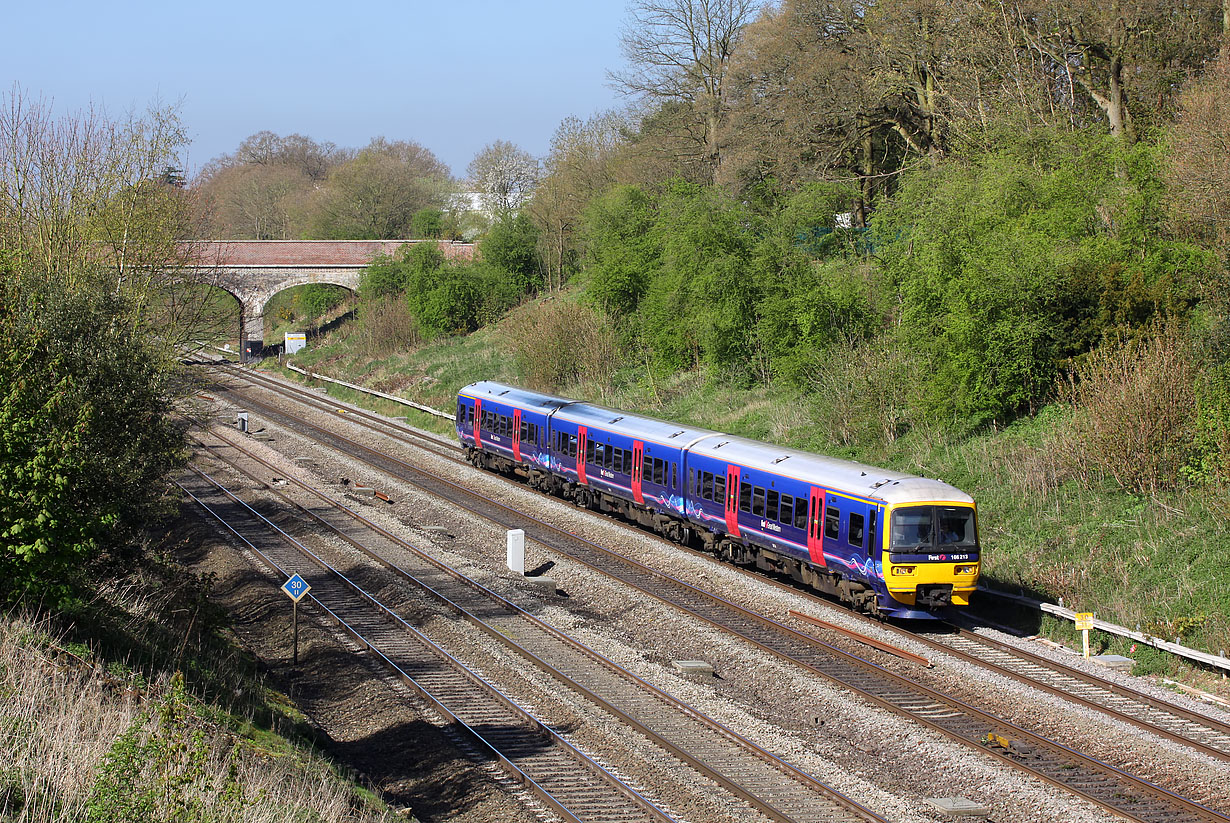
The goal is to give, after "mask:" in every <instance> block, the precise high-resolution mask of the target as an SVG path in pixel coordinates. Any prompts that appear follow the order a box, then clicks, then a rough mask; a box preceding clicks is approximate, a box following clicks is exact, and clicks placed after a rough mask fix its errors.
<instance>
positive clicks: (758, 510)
mask: <svg viewBox="0 0 1230 823" xmlns="http://www.w3.org/2000/svg"><path fill="white" fill-rule="evenodd" d="M752 514H754V515H756V516H757V517H764V489H762V488H760V487H759V486H756V487H755V488H753V489H752Z"/></svg>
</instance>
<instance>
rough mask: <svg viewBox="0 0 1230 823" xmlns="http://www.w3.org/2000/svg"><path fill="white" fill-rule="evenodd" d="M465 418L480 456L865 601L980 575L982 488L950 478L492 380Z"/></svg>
mask: <svg viewBox="0 0 1230 823" xmlns="http://www.w3.org/2000/svg"><path fill="white" fill-rule="evenodd" d="M456 424H457V436H458V437H459V438H460V440H461V444H462V446H463V447H464V448H465V451H466V455H467V457H468V459H469V460H470V462H471V463H473V464H474V465H475V466H478V467H480V468H485V469H489V470H493V471H500V472H504V473H506V474H511V475H514V476H517V477H521V478H523V479H525V480H526V482H528V483H529V485H530V486H532V487H534V488H536V489H540V490H542V491H544V492H548V493H551V494H554V495H558V496H560V497H563V498H565V499H568V500H572V501H574V502H576V503H577V505H579V506H583V507H585V508H589V509H593V510H596V511H601V512H607V513H610V514H616V515H619V516H622V517H623V518H625V519H627V520H630V521H632V522H634V523H639V524H641V525H642V526H645V527H648V528H651V529H653V530H654V531H656V532H657V533H659V534H661V535H663V536H665V537H669V538H671V539H673V540H675V541H678V542H681V543H685V544H686V543H696V544H698V545H700V546H701V547H703V548H704V549H705V550H707V551H710V552H712V553H714V554H716V555H717V556H718V557H720V558H722V559H723V560H727V561H730V562H732V563H737V564H740V565H744V566H754V567H756V568H759V569H761V570H764V571H770V572H776V573H779V574H784V575H787V576H789V577H791V578H793V579H794V580H796V581H798V582H799V583H802V584H804V585H806V586H810V587H811V588H813V589H815V590H817V591H820V592H823V593H825V594H828V595H831V596H834V597H837V598H840V599H841V600H842V601H843V602H845V603H846V604H848V605H849V606H851V607H853V608H855V609H857V610H859V611H863V612H867V613H869V614H873V615H878V616H880V617H895V618H933V617H936V616H937V612H941V611H943V610H944V609H946V608H949V607H952V606H965V605H968V604H969V598H970V595H971V594H972V593H973V591H974V588H975V587H976V586H977V583H978V571H979V544H978V525H977V524H978V518H977V510H976V507H975V504H974V500H973V498H971V497H970V496H969V495H967V494H965V493H964V492H962V491H960V490H958V489H956V488H954V487H952V486H950V485H948V484H947V483H944V482H942V481H939V480H928V479H926V478H923V477H916V476H914V475H909V474H902V473H900V472H892V471H886V470H884V469H879V468H876V467H874V466H865V465H861V464H858V463H853V462H850V461H847V460H838V459H835V458H831V457H823V456H820V455H816V454H809V453H807V452H801V451H793V450H791V449H784V448H781V447H780V446H774V445H771V444H769V443H761V442H759V441H756V440H748V439H746V438H742V437H735V436H733V435H729V434H722V433H721V432H715V431H709V430H707V429H695V428H691V427H689V426H683V425H680V424H676V423H669V422H666V421H663V420H655V419H653V418H649V417H642V416H640V415H635V414H628V413H626V412H620V411H615V410H613V409H607V408H603V407H602V406H596V405H593V404H591V403H584V402H579V401H575V400H568V399H565V398H562V397H553V396H551V395H547V394H540V393H537V392H532V391H526V390H524V389H518V388H514V387H513V386H508V385H504V384H501V383H493V382H489V381H483V382H478V383H473V384H471V385H469V386H466V387H465V388H464V389H462V390H461V391H460V392H459V393H458V395H457V413H456Z"/></svg>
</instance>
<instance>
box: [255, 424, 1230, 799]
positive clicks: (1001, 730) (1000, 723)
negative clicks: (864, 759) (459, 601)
mask: <svg viewBox="0 0 1230 823" xmlns="http://www.w3.org/2000/svg"><path fill="white" fill-rule="evenodd" d="M251 402H253V403H255V404H256V405H257V406H260V407H261V408H263V409H264V411H265V414H266V415H267V416H269V417H270V418H271V419H272V418H278V417H280V418H282V419H283V420H286V421H291V422H290V423H289V424H288V425H289V427H290V428H291V429H292V430H294V429H295V427H296V426H300V427H305V428H307V429H308V430H310V431H311V432H313V433H315V436H317V437H320V438H322V439H325V440H329V439H333V441H334V445H332V446H331V448H334V449H337V450H338V451H340V452H343V453H346V454H348V455H349V456H351V457H352V458H357V459H360V460H362V461H363V462H366V463H368V464H369V465H372V466H373V467H374V468H377V469H378V470H381V471H384V472H386V473H389V474H391V475H392V476H395V477H398V478H399V479H401V480H402V481H403V482H407V483H410V484H412V485H415V486H417V487H418V488H420V489H422V490H423V491H425V492H427V493H429V494H433V495H435V496H438V497H441V498H443V499H445V500H447V501H448V502H449V503H451V504H453V505H458V506H461V507H463V508H466V509H468V510H469V511H472V512H473V513H475V514H478V515H479V516H481V517H484V518H486V519H488V520H491V521H492V522H496V523H498V524H500V525H501V526H504V527H506V528H508V527H520V526H517V525H510V524H509V522H508V519H507V518H509V517H511V518H513V519H514V520H520V521H524V523H525V524H528V525H530V526H531V531H537V532H538V538H537V539H539V541H540V542H543V543H544V545H547V546H548V547H549V548H552V549H554V550H556V551H560V552H561V553H563V554H565V555H567V556H569V557H570V558H571V559H573V560H574V561H576V562H580V563H582V564H584V565H587V566H589V567H590V568H592V569H594V570H595V571H598V572H600V573H602V574H606V575H608V576H611V577H615V578H616V579H620V580H622V581H623V582H625V583H626V584H628V585H630V586H633V587H634V588H637V589H639V590H641V591H642V592H644V593H646V594H649V595H650V596H653V597H655V598H658V599H660V600H663V601H665V602H669V603H672V604H673V605H676V606H677V607H679V608H682V609H683V610H684V611H686V612H688V613H690V614H692V615H693V616H695V617H698V618H699V619H702V620H705V621H706V622H709V623H711V624H712V625H714V626H716V627H718V628H720V629H723V630H725V631H727V632H730V633H732V634H736V635H739V636H741V637H743V638H744V639H746V640H748V641H749V642H752V643H754V644H756V645H757V646H759V647H761V648H762V649H764V650H765V651H768V652H770V653H773V654H775V655H777V656H779V657H782V658H784V659H787V660H790V661H792V662H794V663H796V664H800V665H803V666H805V667H806V668H809V669H811V670H812V671H814V672H816V673H818V674H820V675H822V676H824V677H825V678H826V679H829V680H832V681H834V682H837V683H840V684H841V685H843V686H846V687H847V688H851V689H853V690H854V691H857V692H859V693H861V694H863V695H864V696H865V697H866V698H867V699H869V700H871V701H872V702H874V703H877V704H878V705H881V706H882V707H883V708H885V709H888V710H890V711H893V712H895V713H898V714H904V715H907V716H909V717H911V718H912V719H914V720H915V721H917V722H920V723H922V724H924V725H927V726H929V727H931V728H933V729H935V730H936V731H939V732H940V733H942V734H945V735H946V736H948V737H950V738H953V739H955V740H958V741H960V742H962V743H964V744H966V745H971V746H974V747H976V748H979V749H980V750H982V751H985V752H987V753H989V754H991V755H993V756H995V757H997V758H999V759H1000V760H1002V761H1004V762H1006V763H1009V764H1012V765H1014V766H1016V767H1018V768H1020V769H1022V770H1024V771H1026V772H1029V773H1030V774H1033V775H1034V776H1036V777H1039V778H1040V779H1042V780H1045V781H1046V782H1049V783H1051V784H1052V785H1056V786H1059V787H1061V788H1064V789H1066V790H1068V791H1071V792H1073V793H1074V794H1077V795H1079V796H1082V797H1085V798H1086V799H1088V800H1090V801H1091V802H1094V803H1096V804H1098V805H1100V806H1102V807H1104V808H1107V809H1110V810H1112V811H1114V812H1116V813H1118V814H1121V815H1123V816H1125V817H1127V818H1128V819H1131V820H1140V821H1146V820H1149V821H1152V820H1167V821H1174V820H1193V821H1196V820H1201V821H1230V817H1227V816H1226V815H1224V814H1222V813H1220V812H1217V811H1215V810H1213V809H1209V808H1207V807H1205V806H1202V805H1200V804H1198V803H1195V802H1193V801H1191V800H1189V799H1187V798H1184V797H1182V796H1180V795H1178V794H1176V793H1174V792H1172V791H1170V790H1168V789H1165V788H1163V787H1161V786H1157V785H1156V784H1153V783H1151V782H1150V781H1147V780H1144V779H1142V778H1139V777H1136V776H1135V775H1131V774H1129V773H1127V772H1125V771H1123V770H1121V769H1119V768H1117V767H1115V766H1113V765H1110V764H1107V763H1104V762H1102V761H1100V760H1098V759H1096V758H1093V757H1090V756H1089V755H1086V754H1083V753H1081V752H1078V751H1076V750H1074V749H1071V748H1070V747H1068V746H1065V745H1063V744H1060V743H1056V742H1054V741H1051V740H1048V739H1046V738H1044V737H1043V736H1041V735H1038V734H1035V733H1033V732H1029V731H1028V730H1026V729H1023V728H1021V727H1019V726H1016V725H1015V724H1012V723H1010V722H1009V721H1007V720H1004V719H1003V718H998V717H996V716H994V715H993V714H991V713H989V712H985V711H983V710H980V709H977V708H976V707H974V706H971V705H969V704H966V703H964V702H963V701H960V700H958V699H956V698H953V697H949V696H946V695H942V694H939V693H938V692H935V691H934V690H931V689H930V688H928V687H926V686H923V685H922V684H919V683H917V682H915V681H912V680H909V679H908V678H905V677H902V676H899V675H896V674H894V673H893V672H890V671H888V670H887V669H884V668H883V667H881V666H878V665H877V664H875V663H873V662H871V661H868V660H865V659H864V658H861V657H858V656H857V655H854V654H851V653H849V652H846V651H844V650H842V649H840V648H838V647H835V646H831V645H830V644H827V643H824V642H823V641H820V640H818V639H817V638H815V637H813V636H811V635H805V634H801V633H799V632H796V631H795V630H793V629H791V628H789V627H787V626H784V625H782V624H781V623H779V622H777V621H776V620H772V619H770V618H767V617H764V616H762V615H758V614H755V613H752V612H749V611H748V610H746V609H744V608H743V607H740V606H738V605H736V604H733V603H730V602H729V601H725V600H723V599H721V598H718V597H715V596H713V595H710V594H708V593H706V592H702V591H700V590H699V589H696V588H695V587H693V586H690V585H689V584H686V583H683V582H682V581H679V580H676V579H674V578H671V577H669V576H668V575H665V574H663V573H661V572H658V571H656V570H654V569H651V568H649V567H647V566H644V565H642V564H639V563H636V562H635V561H632V560H629V559H628V558H625V557H622V556H621V555H619V554H617V553H614V552H611V551H609V550H607V549H605V548H603V547H601V546H599V545H597V544H595V543H593V542H592V541H587V540H584V539H583V538H580V537H577V536H576V535H573V534H571V533H570V532H567V531H566V530H563V529H559V528H556V527H554V526H551V525H550V524H548V523H545V522H543V521H541V520H539V519H537V518H534V517H532V516H529V515H526V514H523V513H521V512H518V511H516V510H515V509H513V508H511V507H509V506H506V505H504V504H502V503H499V502H498V501H494V500H491V499H489V498H486V497H484V496H482V495H480V494H478V493H477V492H473V491H470V490H469V489H467V488H465V487H464V486H461V485H460V484H458V483H455V482H453V481H450V480H447V479H445V478H441V477H438V476H436V475H433V474H432V473H431V472H429V471H427V470H425V469H422V468H420V467H416V466H412V465H411V464H409V463H407V462H405V461H404V460H401V459H399V458H397V457H394V456H392V455H388V454H385V453H383V452H380V451H378V450H376V449H372V448H370V447H368V446H365V445H363V444H361V443H357V442H355V441H354V440H353V439H351V438H348V437H346V436H344V435H340V434H338V433H336V432H331V431H329V430H327V429H325V428H323V427H321V426H317V425H316V424H314V423H311V422H310V421H307V420H303V419H301V418H298V417H296V416H295V415H293V414H290V413H289V412H287V411H285V410H281V409H276V408H274V407H273V406H270V405H268V404H265V403H262V402H261V401H255V400H252V401H251ZM337 444H340V445H337ZM359 453H366V454H367V455H369V456H370V459H367V458H363V457H361V456H360V455H359ZM382 463H383V465H381V464H382ZM415 476H417V477H418V479H416V478H415ZM432 486H436V487H443V488H444V489H445V490H448V491H452V492H455V493H457V494H459V495H462V496H464V497H465V498H468V499H470V500H472V501H476V503H477V507H476V505H475V504H474V503H470V504H467V503H466V502H463V501H459V500H457V499H455V498H454V497H450V496H449V495H448V494H447V493H446V492H442V491H440V490H439V488H432ZM483 507H488V508H492V509H495V510H496V511H495V514H492V513H491V512H490V511H486V512H484V511H482V510H481V509H482V508H483ZM544 532H545V533H548V534H554V535H557V536H560V537H564V538H565V539H566V540H569V541H574V542H575V544H576V545H579V546H582V547H583V548H584V550H585V551H588V552H592V553H595V554H599V555H601V556H603V557H605V558H606V559H607V560H611V561H615V562H617V563H619V564H623V565H625V566H626V567H627V568H628V570H629V571H627V572H625V573H624V574H620V573H617V572H616V571H614V570H612V569H611V568H610V567H609V566H604V565H603V564H602V563H594V562H590V561H587V560H586V559H584V558H583V557H581V556H579V555H578V553H577V551H576V550H575V549H573V550H570V549H569V548H568V547H566V546H561V545H560V544H559V543H551V542H549V541H545V540H543V538H542V536H541V535H542V534H543V533H544ZM646 579H654V580H660V581H663V582H664V583H665V585H666V586H667V587H668V588H674V589H676V592H675V593H674V594H670V593H665V592H661V591H652V590H650V588H648V587H647V586H645V585H643V584H644V581H645V580H646ZM638 580H639V581H640V582H638ZM667 581H669V582H667ZM686 601H693V604H692V605H690V604H689V603H688V602H686ZM697 601H701V608H704V607H705V606H708V607H709V608H713V609H717V610H719V611H721V610H726V611H727V612H729V613H733V614H734V615H737V620H736V621H735V622H745V623H747V622H750V623H751V624H752V626H741V627H735V626H732V625H731V622H732V621H730V620H729V619H727V620H723V619H720V618H711V617H709V616H706V615H704V614H701V613H700V611H699V609H698V607H697V605H695V603H696V602H697ZM766 633H768V634H770V635H776V637H774V638H773V639H771V640H770V641H769V642H767V643H766V642H765V641H763V640H761V639H759V638H757V637H756V635H757V634H761V635H764V634H766ZM800 648H804V649H808V650H809V651H810V652H812V653H813V659H807V658H808V655H805V654H802V653H801V652H800ZM815 652H820V653H821V654H823V655H825V656H826V657H827V658H828V659H827V660H816V659H814V653H815ZM834 659H836V660H837V661H839V662H842V663H844V664H850V663H853V664H854V665H855V666H856V667H859V668H862V669H863V670H864V671H875V672H877V673H878V675H879V676H880V677H882V678H883V682H881V683H880V684H878V686H877V687H876V688H875V690H873V689H872V688H869V687H866V686H862V685H859V684H858V683H857V682H856V681H857V677H854V676H853V675H852V673H851V671H849V670H848V665H847V666H846V667H845V670H842V667H837V669H836V670H834V667H833V661H834ZM901 690H904V691H901ZM877 692H879V693H877ZM920 699H921V700H922V702H921V703H920V702H919V700H920ZM944 707H947V708H946V709H945V708H944ZM948 712H955V713H956V714H957V715H961V716H962V720H961V722H957V721H954V720H953V719H952V718H951V717H945V716H944V715H945V714H947V713H948ZM970 722H972V723H973V724H974V725H975V726H976V729H971V728H962V726H968V725H969V723H970ZM1013 743H1015V744H1016V745H1015V746H1013V745H1012V744H1013ZM1039 749H1042V750H1045V751H1048V752H1050V757H1051V758H1052V761H1053V762H1050V763H1047V762H1044V761H1045V758H1044V757H1041V756H1040V755H1039ZM1060 761H1062V762H1060ZM1176 813H1177V814H1178V815H1179V816H1177V817H1176V816H1175V815H1176Z"/></svg>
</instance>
